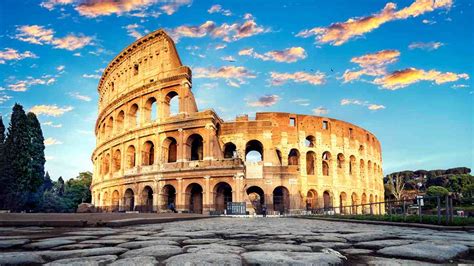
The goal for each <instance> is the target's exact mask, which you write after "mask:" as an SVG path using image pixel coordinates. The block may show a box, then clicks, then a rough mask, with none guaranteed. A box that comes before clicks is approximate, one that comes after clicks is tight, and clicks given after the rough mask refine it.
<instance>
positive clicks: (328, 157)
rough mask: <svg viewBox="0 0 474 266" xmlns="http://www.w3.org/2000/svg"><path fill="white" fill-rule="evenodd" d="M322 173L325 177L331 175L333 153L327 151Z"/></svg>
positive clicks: (324, 155) (323, 158)
mask: <svg viewBox="0 0 474 266" xmlns="http://www.w3.org/2000/svg"><path fill="white" fill-rule="evenodd" d="M322 160H323V161H322V172H323V175H324V176H329V175H330V171H331V169H330V167H329V166H330V162H331V153H330V152H328V151H325V152H324V153H323V156H322Z"/></svg>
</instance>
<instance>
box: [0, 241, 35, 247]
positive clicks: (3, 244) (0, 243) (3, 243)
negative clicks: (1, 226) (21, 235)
mask: <svg viewBox="0 0 474 266" xmlns="http://www.w3.org/2000/svg"><path fill="white" fill-rule="evenodd" d="M28 242H30V240H29V239H7V240H0V249H7V248H13V247H17V246H21V245H24V244H26V243H28Z"/></svg>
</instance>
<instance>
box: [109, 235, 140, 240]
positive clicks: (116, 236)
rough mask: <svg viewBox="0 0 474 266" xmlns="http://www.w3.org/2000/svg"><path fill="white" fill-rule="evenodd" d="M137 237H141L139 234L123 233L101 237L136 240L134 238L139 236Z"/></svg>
mask: <svg viewBox="0 0 474 266" xmlns="http://www.w3.org/2000/svg"><path fill="white" fill-rule="evenodd" d="M137 237H139V235H131V234H123V235H110V236H104V237H101V238H100V239H102V240H114V239H119V240H134V239H135V238H137Z"/></svg>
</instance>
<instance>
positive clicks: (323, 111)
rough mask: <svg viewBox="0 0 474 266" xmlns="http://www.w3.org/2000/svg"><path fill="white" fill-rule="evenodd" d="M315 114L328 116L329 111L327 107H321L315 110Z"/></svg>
mask: <svg viewBox="0 0 474 266" xmlns="http://www.w3.org/2000/svg"><path fill="white" fill-rule="evenodd" d="M313 113H314V114H315V115H327V114H328V113H329V110H328V109H327V108H325V107H322V106H319V107H318V108H314V109H313Z"/></svg>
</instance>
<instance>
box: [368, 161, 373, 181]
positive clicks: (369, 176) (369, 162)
mask: <svg viewBox="0 0 474 266" xmlns="http://www.w3.org/2000/svg"><path fill="white" fill-rule="evenodd" d="M367 177H368V178H371V177H372V162H371V161H370V160H369V161H367Z"/></svg>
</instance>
